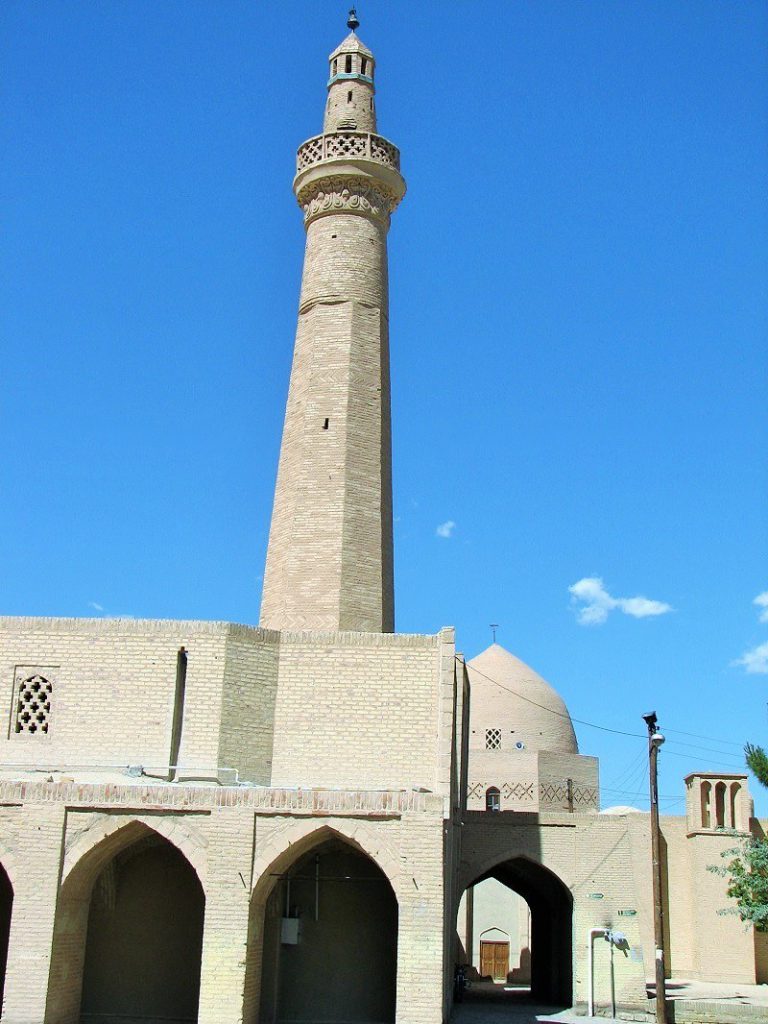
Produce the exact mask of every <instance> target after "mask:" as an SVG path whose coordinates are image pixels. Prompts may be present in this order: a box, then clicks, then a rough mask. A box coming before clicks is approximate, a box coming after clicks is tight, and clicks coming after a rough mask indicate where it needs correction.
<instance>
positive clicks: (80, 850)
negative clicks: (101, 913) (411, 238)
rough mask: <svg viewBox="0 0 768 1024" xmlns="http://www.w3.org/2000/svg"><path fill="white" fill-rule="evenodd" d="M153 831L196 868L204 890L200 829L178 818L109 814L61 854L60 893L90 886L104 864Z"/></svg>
mask: <svg viewBox="0 0 768 1024" xmlns="http://www.w3.org/2000/svg"><path fill="white" fill-rule="evenodd" d="M152 832H154V833H156V834H157V835H159V836H162V837H163V838H164V839H167V840H168V842H169V843H170V844H171V845H172V846H175V847H176V848H177V849H178V850H179V851H180V852H181V853H183V854H184V856H185V857H186V859H187V860H188V861H189V863H190V864H191V865H192V867H193V868H194V869H195V872H196V874H197V877H198V879H199V880H200V884H201V885H202V886H203V890H205V883H206V878H207V862H206V856H205V850H206V847H207V845H208V843H207V840H206V839H205V837H204V836H203V834H202V832H200V830H199V829H196V828H195V827H194V826H193V825H190V824H188V823H187V822H182V821H181V820H180V819H178V818H170V819H169V818H167V817H162V818H161V817H155V816H153V815H142V816H136V815H131V816H130V817H126V816H123V815H120V816H119V817H118V816H114V815H111V814H104V815H100V816H99V818H98V819H97V820H96V821H95V822H94V823H93V824H92V825H91V826H90V827H89V828H87V829H86V830H85V831H84V832H82V833H81V834H80V835H79V836H78V837H77V839H76V840H75V842H74V843H73V844H72V846H71V847H70V848H69V849H68V850H67V851H66V853H65V855H64V864H63V867H62V874H61V886H62V890H63V889H64V888H65V887H69V886H71V885H86V886H87V885H89V884H92V883H93V881H94V880H95V878H96V876H97V875H98V874H99V872H100V871H101V870H102V868H103V867H104V865H105V864H107V863H109V861H110V860H111V859H112V858H113V857H114V856H115V855H116V854H117V853H119V852H120V851H121V850H122V849H124V848H125V847H127V846H130V845H131V844H132V843H135V842H136V841H137V840H139V839H143V838H144V837H145V836H148V835H150V834H151V833H152Z"/></svg>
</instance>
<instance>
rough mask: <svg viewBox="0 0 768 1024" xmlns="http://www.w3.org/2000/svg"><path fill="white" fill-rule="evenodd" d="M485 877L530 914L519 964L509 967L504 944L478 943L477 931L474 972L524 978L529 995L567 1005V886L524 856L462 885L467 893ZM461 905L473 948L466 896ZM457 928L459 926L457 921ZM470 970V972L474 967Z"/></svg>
mask: <svg viewBox="0 0 768 1024" xmlns="http://www.w3.org/2000/svg"><path fill="white" fill-rule="evenodd" d="M489 878H494V879H496V880H497V881H498V882H500V883H502V885H504V886H506V887H507V888H509V889H511V890H512V891H513V892H516V893H517V894H518V895H519V896H521V897H522V899H523V900H525V902H526V903H527V904H528V907H529V908H530V913H531V933H530V945H528V946H523V947H522V948H521V953H520V964H519V966H518V967H516V968H513V969H512V970H511V971H510V970H509V967H508V963H509V960H508V958H509V950H510V945H509V942H504V941H496V942H493V941H486V942H483V941H482V940H483V938H484V937H485V935H481V936H480V938H481V943H480V957H481V963H480V964H479V974H480V976H481V977H490V978H492V979H493V980H502V981H503V980H509V981H510V982H514V983H517V984H525V983H527V982H528V980H529V979H530V984H531V994H532V996H533V997H534V998H535V999H538V1000H540V1001H541V1002H545V1003H547V1004H549V1005H552V1006H564V1007H568V1006H571V1005H572V1002H573V932H572V930H573V897H572V895H571V892H570V890H569V889H568V887H567V886H566V885H565V884H564V883H563V882H562V881H561V880H560V879H559V878H558V877H557V876H556V875H555V874H554V873H553V872H551V871H549V870H548V869H547V868H545V867H544V866H543V865H541V864H537V863H535V862H534V861H532V860H529V859H528V858H527V857H514V858H511V859H509V860H505V861H501V862H500V863H498V864H496V865H495V866H494V867H493V868H491V869H490V870H487V871H485V872H484V873H483V874H482V875H480V876H478V877H477V878H476V879H475V880H474V882H473V883H472V885H471V886H468V887H467V892H470V890H472V889H473V887H474V886H479V885H480V884H481V883H482V882H483V881H485V880H486V879H489ZM465 906H466V908H467V911H466V912H467V917H466V922H465V924H464V931H465V936H464V942H465V945H466V947H467V948H468V949H474V942H473V939H472V931H473V928H477V926H478V925H477V922H475V921H473V920H472V917H473V909H472V902H471V900H467V901H466V903H465ZM499 924H501V922H499ZM458 930H459V931H461V930H462V926H461V924H460V925H459V929H458ZM487 934H489V935H490V933H487ZM462 948H463V947H462ZM472 974H473V976H476V974H475V972H474V971H473V972H472Z"/></svg>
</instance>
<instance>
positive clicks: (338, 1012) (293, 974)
mask: <svg viewBox="0 0 768 1024" xmlns="http://www.w3.org/2000/svg"><path fill="white" fill-rule="evenodd" d="M264 914H265V920H264V951H263V957H262V984H261V1009H260V1014H259V1021H261V1022H270V1024H271V1022H273V1021H276V1022H282V1021H291V1022H293V1021H297V1022H298V1021H302V1022H307V1024H309V1022H312V1024H318V1022H322V1021H339V1020H344V1021H345V1022H361V1024H362V1022H372V1021H375V1022H377V1024H387V1022H392V1021H394V1019H395V985H396V977H397V924H398V909H397V900H396V898H395V894H394V893H393V891H392V887H391V886H390V884H389V880H388V879H387V877H386V876H385V875H384V873H383V872H382V871H381V870H380V869H379V868H378V866H377V865H376V864H374V862H373V861H372V860H371V859H370V858H369V857H367V856H366V855H365V854H363V853H361V852H360V851H359V850H357V849H356V848H354V847H353V846H352V845H351V844H349V843H347V842H345V841H344V840H342V839H337V838H335V837H334V838H332V839H329V840H327V841H325V842H323V843H321V844H320V845H318V846H315V847H313V848H312V849H311V850H309V851H308V852H306V853H305V854H304V855H303V856H302V857H300V859H299V860H297V861H296V862H295V863H294V864H293V865H292V866H291V867H290V869H288V870H287V871H284V872H283V873H281V874H280V875H279V876H278V877H277V879H276V884H275V886H274V888H273V890H272V893H271V895H270V897H269V899H268V900H267V903H266V907H265V910H264Z"/></svg>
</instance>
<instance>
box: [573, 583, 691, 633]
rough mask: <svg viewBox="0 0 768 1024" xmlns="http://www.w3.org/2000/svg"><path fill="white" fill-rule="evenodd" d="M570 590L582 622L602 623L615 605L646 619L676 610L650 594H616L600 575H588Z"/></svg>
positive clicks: (577, 617) (586, 623)
mask: <svg viewBox="0 0 768 1024" xmlns="http://www.w3.org/2000/svg"><path fill="white" fill-rule="evenodd" d="M568 591H569V593H570V595H571V601H572V603H573V604H574V606H576V620H577V622H578V623H579V624H580V625H582V626H599V625H600V624H601V623H603V622H605V620H606V619H607V618H608V613H609V612H612V611H613V610H614V609H618V610H619V611H620V612H623V613H624V614H625V615H631V616H632V618H633V619H646V618H648V617H649V616H652V615H665V614H666V613H667V612H671V611H672V606H671V605H668V604H665V603H664V601H652V600H651V599H650V598H648V597H640V596H638V597H613V596H612V595H611V594H609V593H608V591H607V590H606V589H605V584H604V583H603V581H602V580H601V579H600V577H599V576H585V577H584V579H581V580H579V581H578V582H577V583H574V584H573V585H572V586H570V587H568Z"/></svg>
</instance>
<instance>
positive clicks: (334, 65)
mask: <svg viewBox="0 0 768 1024" xmlns="http://www.w3.org/2000/svg"><path fill="white" fill-rule="evenodd" d="M338 70H339V62H338V61H337V60H335V61H334V62H333V73H334V75H335V74H336V72H337V71H338Z"/></svg>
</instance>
